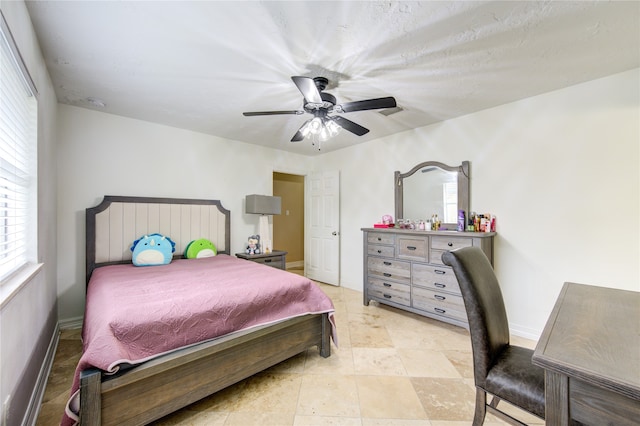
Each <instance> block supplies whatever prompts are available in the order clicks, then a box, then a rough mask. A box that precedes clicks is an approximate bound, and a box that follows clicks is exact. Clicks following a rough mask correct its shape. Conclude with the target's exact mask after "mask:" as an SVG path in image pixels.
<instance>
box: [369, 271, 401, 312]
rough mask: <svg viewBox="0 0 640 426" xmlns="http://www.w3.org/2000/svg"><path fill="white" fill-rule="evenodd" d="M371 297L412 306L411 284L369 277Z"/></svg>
mask: <svg viewBox="0 0 640 426" xmlns="http://www.w3.org/2000/svg"><path fill="white" fill-rule="evenodd" d="M368 283H369V287H368V290H367V292H368V294H369V297H373V298H376V299H378V300H380V301H386V302H394V303H398V304H400V305H404V306H411V290H410V287H409V285H407V284H400V283H395V282H393V281H389V280H382V279H379V278H373V277H368Z"/></svg>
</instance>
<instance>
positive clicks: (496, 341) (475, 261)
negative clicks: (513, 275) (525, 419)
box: [442, 247, 545, 426]
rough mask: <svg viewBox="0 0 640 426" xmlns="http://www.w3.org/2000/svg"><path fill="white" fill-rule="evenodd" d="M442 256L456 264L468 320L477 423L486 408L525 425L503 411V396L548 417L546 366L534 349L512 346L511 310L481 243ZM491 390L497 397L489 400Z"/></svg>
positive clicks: (474, 422)
mask: <svg viewBox="0 0 640 426" xmlns="http://www.w3.org/2000/svg"><path fill="white" fill-rule="evenodd" d="M442 260H443V262H444V263H445V264H446V265H449V266H451V267H452V268H453V272H454V274H455V275H456V278H457V279H458V283H459V284H460V290H461V292H462V298H463V299H464V306H465V309H466V311H467V318H468V319H469V334H471V345H472V348H473V376H474V381H475V385H476V408H475V415H474V418H473V425H474V426H480V425H482V424H483V423H484V418H485V415H486V412H487V411H489V412H490V413H492V414H494V415H495V416H496V417H499V418H501V419H502V420H504V421H506V422H509V423H511V424H515V425H524V423H522V422H521V421H519V420H517V419H515V418H514V417H512V416H511V415H509V414H507V413H505V412H503V411H501V410H499V409H498V402H500V400H504V401H507V402H509V403H511V404H513V405H515V406H517V407H519V408H521V409H522V410H525V411H527V412H529V413H531V414H533V415H535V416H537V417H539V418H541V419H544V409H545V402H544V401H545V398H544V370H543V369H542V368H540V367H538V366H535V365H533V364H532V363H531V356H532V355H533V350H531V349H528V348H524V347H520V346H514V345H510V344H509V322H508V321H507V313H506V310H505V307H504V301H503V299H502V292H501V291H500V285H499V284H498V279H497V278H496V276H495V273H494V272H493V267H492V266H491V263H490V262H489V259H487V256H485V254H484V252H483V251H482V250H480V249H479V248H478V247H465V248H461V249H457V250H453V251H450V252H445V253H443V255H442ZM487 394H489V395H491V396H493V398H492V400H491V402H490V403H489V404H487Z"/></svg>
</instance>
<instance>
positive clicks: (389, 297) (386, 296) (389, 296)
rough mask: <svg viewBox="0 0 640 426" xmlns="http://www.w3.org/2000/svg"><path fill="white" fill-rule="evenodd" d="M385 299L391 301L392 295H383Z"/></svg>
mask: <svg viewBox="0 0 640 426" xmlns="http://www.w3.org/2000/svg"><path fill="white" fill-rule="evenodd" d="M383 296H384V298H385V299H391V295H390V294H383Z"/></svg>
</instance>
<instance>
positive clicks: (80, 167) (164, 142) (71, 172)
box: [58, 105, 311, 320]
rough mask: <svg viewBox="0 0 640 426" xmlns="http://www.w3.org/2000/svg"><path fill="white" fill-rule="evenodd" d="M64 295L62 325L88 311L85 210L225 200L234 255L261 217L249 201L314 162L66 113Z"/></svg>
mask: <svg viewBox="0 0 640 426" xmlns="http://www.w3.org/2000/svg"><path fill="white" fill-rule="evenodd" d="M59 140H60V145H59V151H58V157H59V174H58V175H59V180H58V185H59V188H60V191H59V203H58V235H59V238H58V253H59V268H58V293H59V313H60V318H61V319H63V320H64V319H73V318H77V317H80V316H81V315H82V314H83V312H84V294H85V292H84V290H85V282H84V273H85V272H84V269H85V263H84V262H85V255H84V238H85V222H84V220H85V209H86V208H87V207H91V206H94V205H96V204H98V203H99V202H100V200H102V197H103V196H104V195H132V196H148V197H180V198H207V199H219V200H221V201H222V204H223V206H224V207H225V208H227V209H229V210H231V237H232V240H231V250H232V253H235V252H238V251H242V250H243V249H244V248H245V245H246V242H247V237H248V236H249V235H251V234H255V233H256V231H257V227H258V217H257V216H255V215H245V214H244V197H245V195H247V194H271V193H272V174H273V171H274V170H279V171H288V172H291V173H301V174H304V173H305V171H306V170H308V169H309V168H310V164H311V160H310V158H308V157H306V156H300V155H295V154H289V153H285V152H283V151H277V150H273V149H267V148H261V147H258V146H255V145H249V144H246V143H242V142H236V141H229V140H224V139H220V138H216V137H212V136H208V135H204V134H201V133H195V132H190V131H187V130H182V129H177V128H173V127H168V126H161V125H157V124H152V123H148V122H144V121H139V120H133V119H129V118H124V117H120V116H116V115H111V114H105V113H102V112H95V111H90V110H87V109H82V108H77V107H71V106H66V105H60V107H59Z"/></svg>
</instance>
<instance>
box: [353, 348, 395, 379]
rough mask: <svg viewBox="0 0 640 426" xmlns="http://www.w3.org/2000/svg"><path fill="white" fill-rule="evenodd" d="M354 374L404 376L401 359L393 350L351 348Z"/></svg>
mask: <svg viewBox="0 0 640 426" xmlns="http://www.w3.org/2000/svg"><path fill="white" fill-rule="evenodd" d="M352 351H353V365H354V367H355V372H356V374H362V375H368V376H372V375H382V376H406V375H407V371H406V370H405V368H404V364H403V363H402V359H401V358H400V356H399V355H398V352H397V351H396V349H395V348H353V349H352Z"/></svg>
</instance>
